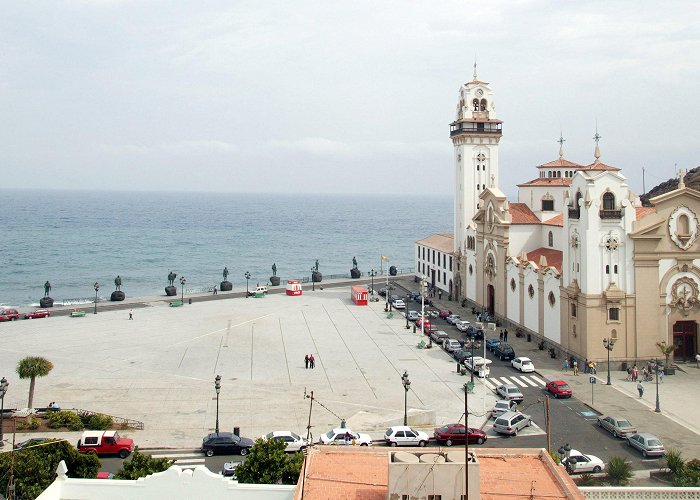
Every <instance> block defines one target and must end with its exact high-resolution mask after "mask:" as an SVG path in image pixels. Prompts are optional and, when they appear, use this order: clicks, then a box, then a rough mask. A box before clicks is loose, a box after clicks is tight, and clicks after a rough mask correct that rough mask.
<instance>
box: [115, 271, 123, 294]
mask: <svg viewBox="0 0 700 500" xmlns="http://www.w3.org/2000/svg"><path fill="white" fill-rule="evenodd" d="M114 286H116V287H117V291H119V289H121V287H122V277H121V276H119V275H118V274H117V277H116V278H114Z"/></svg>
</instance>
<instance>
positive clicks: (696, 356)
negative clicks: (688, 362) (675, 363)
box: [695, 353, 700, 368]
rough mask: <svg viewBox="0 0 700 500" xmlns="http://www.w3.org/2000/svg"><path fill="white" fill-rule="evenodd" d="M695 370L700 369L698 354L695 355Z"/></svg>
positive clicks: (699, 356) (699, 355) (699, 354)
mask: <svg viewBox="0 0 700 500" xmlns="http://www.w3.org/2000/svg"><path fill="white" fill-rule="evenodd" d="M695 368H700V353H698V354H696V355H695Z"/></svg>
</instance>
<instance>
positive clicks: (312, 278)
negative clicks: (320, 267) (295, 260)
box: [311, 267, 316, 292]
mask: <svg viewBox="0 0 700 500" xmlns="http://www.w3.org/2000/svg"><path fill="white" fill-rule="evenodd" d="M315 270H316V269H315V268H313V267H312V268H311V291H312V292H315V291H316V282H315V281H314V271H315Z"/></svg>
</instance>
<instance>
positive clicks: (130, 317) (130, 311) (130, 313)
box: [129, 309, 134, 319]
mask: <svg viewBox="0 0 700 500" xmlns="http://www.w3.org/2000/svg"><path fill="white" fill-rule="evenodd" d="M129 319H134V311H133V309H129Z"/></svg>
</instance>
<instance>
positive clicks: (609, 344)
mask: <svg viewBox="0 0 700 500" xmlns="http://www.w3.org/2000/svg"><path fill="white" fill-rule="evenodd" d="M615 340H616V339H607V338H605V339H603V347H605V349H606V350H607V351H608V383H607V384H606V385H612V384H611V383H610V351H612V350H613V347H615Z"/></svg>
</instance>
